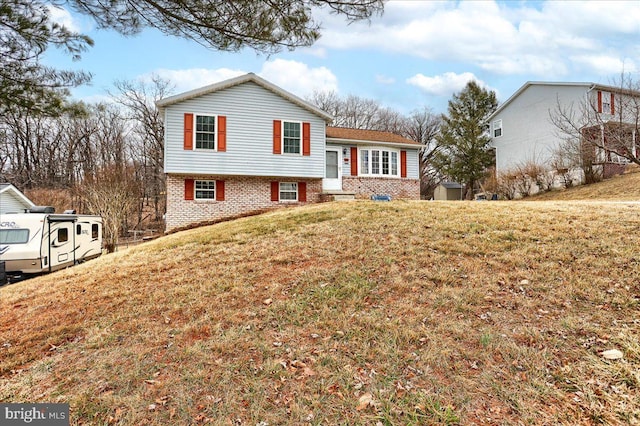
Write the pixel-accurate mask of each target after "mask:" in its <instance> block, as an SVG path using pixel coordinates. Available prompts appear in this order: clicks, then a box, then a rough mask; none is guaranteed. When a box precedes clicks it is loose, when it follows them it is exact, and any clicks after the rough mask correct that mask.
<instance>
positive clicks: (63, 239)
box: [47, 221, 75, 272]
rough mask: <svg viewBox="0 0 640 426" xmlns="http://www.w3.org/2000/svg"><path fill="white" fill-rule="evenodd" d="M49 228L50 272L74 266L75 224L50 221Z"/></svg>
mask: <svg viewBox="0 0 640 426" xmlns="http://www.w3.org/2000/svg"><path fill="white" fill-rule="evenodd" d="M47 227H48V234H49V247H48V251H49V253H48V258H49V268H48V270H49V272H51V271H55V270H56V269H61V268H64V267H66V266H69V265H73V263H74V262H75V258H74V254H75V251H74V247H75V243H74V237H75V235H74V233H73V222H71V221H60V222H58V221H56V222H53V221H49V222H48V224H47Z"/></svg>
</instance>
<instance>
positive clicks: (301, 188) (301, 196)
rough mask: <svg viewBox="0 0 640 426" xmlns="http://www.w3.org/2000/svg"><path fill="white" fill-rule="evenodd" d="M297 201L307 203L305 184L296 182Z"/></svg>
mask: <svg viewBox="0 0 640 426" xmlns="http://www.w3.org/2000/svg"><path fill="white" fill-rule="evenodd" d="M298 201H300V202H301V203H306V202H307V182H298Z"/></svg>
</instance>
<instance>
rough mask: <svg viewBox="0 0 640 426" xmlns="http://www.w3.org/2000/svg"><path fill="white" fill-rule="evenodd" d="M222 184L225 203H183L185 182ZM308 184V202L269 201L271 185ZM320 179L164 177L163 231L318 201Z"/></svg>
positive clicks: (208, 201) (188, 201)
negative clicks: (165, 192) (164, 220)
mask: <svg viewBox="0 0 640 426" xmlns="http://www.w3.org/2000/svg"><path fill="white" fill-rule="evenodd" d="M196 178H197V179H202V180H224V181H225V185H224V186H225V190H224V193H225V197H224V198H225V200H224V201H213V200H206V201H205V200H185V199H184V180H185V179H196ZM276 180H277V181H279V182H307V202H306V203H299V202H298V203H290V202H277V201H271V182H273V181H276ZM321 192H322V179H295V178H291V179H289V178H263V177H252V176H235V177H230V176H215V175H211V176H197V177H194V176H176V175H168V176H167V214H166V230H167V231H171V230H173V229H176V228H182V227H186V226H188V225H192V224H196V223H199V222H211V221H217V220H221V219H226V218H232V217H237V216H241V215H244V214H249V213H252V212H259V211H264V210H269V209H276V208H280V207H285V206H291V205H294V206H295V205H303V204H308V203H317V202H319V201H320V193H321Z"/></svg>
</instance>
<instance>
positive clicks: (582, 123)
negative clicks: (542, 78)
mask: <svg viewBox="0 0 640 426" xmlns="http://www.w3.org/2000/svg"><path fill="white" fill-rule="evenodd" d="M637 99H638V94H637V93H635V94H634V93H631V92H629V91H627V90H622V89H620V88H617V87H613V86H606V85H601V84H595V83H561V82H527V83H525V84H524V85H523V86H522V87H521V88H520V89H518V90H517V91H516V92H515V93H514V94H513V95H512V96H511V97H510V98H509V99H507V100H506V101H505V102H504V103H503V104H502V105H500V107H498V109H497V110H496V111H495V112H494V113H493V114H492V115H491V117H490V118H489V120H490V123H491V138H492V146H493V147H494V148H495V151H496V171H497V172H498V173H500V172H505V171H510V170H513V169H514V168H516V167H518V166H521V165H524V164H526V163H536V164H538V165H547V166H550V165H551V164H552V163H553V160H554V156H556V155H557V154H558V151H559V148H560V147H561V145H562V143H563V141H564V140H565V138H566V137H567V134H566V133H564V132H563V131H562V130H561V129H560V128H559V127H558V125H557V124H555V123H554V120H559V119H561V117H560V116H559V115H560V114H559V113H560V111H559V109H560V110H562V112H564V113H565V114H566V115H567V117H565V118H567V119H570V120H569V121H571V124H572V125H574V126H576V135H575V136H577V138H576V139H580V138H581V139H582V142H581V143H582V147H583V150H584V152H583V155H587V157H589V158H590V159H591V160H593V162H594V164H599V165H602V166H603V168H604V170H605V175H606V174H607V172H606V170H607V169H609V170H616V169H619V168H620V167H619V166H620V165H621V164H622V165H623V164H624V163H625V162H626V161H625V159H624V158H621V157H620V156H617V155H615V154H612V152H611V151H609V150H607V149H604V148H607V147H608V148H615V147H616V146H615V145H613V144H614V143H616V142H614V140H613V139H614V138H613V137H611V136H612V134H613V133H612V132H610V129H612V128H616V134H618V135H621V134H622V135H623V139H624V141H625V142H624V143H625V145H628V149H632V150H634V152H635V151H637V149H638V146H637V144H636V137H637V135H636V130H635V129H634V128H630V127H628V126H627V125H626V123H628V122H629V120H630V117H627V115H628V114H627V113H628V112H629V111H631V108H629V106H630V105H631V103H630V102H629V101H630V100H636V102H635V104H637ZM635 116H636V118H637V108H636V114H635ZM565 121H566V120H565ZM631 121H633V117H631ZM620 130H621V131H622V133H621V132H620ZM594 138H595V139H594ZM584 142H595V143H587V144H585V143H584ZM579 143H580V141H579ZM607 144H609V145H607Z"/></svg>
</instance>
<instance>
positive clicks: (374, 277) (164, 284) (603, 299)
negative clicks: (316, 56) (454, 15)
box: [0, 201, 640, 426]
mask: <svg viewBox="0 0 640 426" xmlns="http://www.w3.org/2000/svg"><path fill="white" fill-rule="evenodd" d="M639 211H640V205H638V204H637V203H633V202H629V203H626V202H623V203H621V202H604V201H602V202H584V201H582V202H549V201H547V202H535V201H534V202H484V203H480V202H441V203H440V202H400V201H398V202H396V201H394V202H391V203H373V202H355V203H327V204H318V205H312V206H307V207H303V208H296V209H287V210H282V211H278V212H273V213H269V214H264V215H261V216H256V217H251V218H245V219H240V220H236V221H232V222H227V223H221V224H217V225H214V226H210V227H204V228H200V229H194V230H191V231H186V232H182V233H177V234H174V235H170V236H167V237H164V238H161V239H158V240H156V241H153V242H149V243H145V244H143V245H140V246H137V247H134V248H131V249H128V250H123V251H121V252H118V253H116V254H113V255H108V256H104V257H103V258H101V259H98V260H96V261H92V262H89V263H87V264H84V265H80V266H78V267H75V268H72V269H68V270H65V271H62V272H60V273H56V274H52V275H49V276H44V277H40V278H37V279H33V280H30V281H26V282H23V283H19V284H13V285H8V286H5V287H2V288H0V318H1V320H0V401H2V402H68V403H70V405H71V413H72V423H73V424H122V425H125V424H127V425H128V424H136V425H137V424H149V425H164V424H203V423H210V424H220V425H250V426H255V425H261V426H265V425H272V426H273V425H282V424H292V425H307V424H309V425H320V424H322V425H337V424H343V425H424V424H465V425H466V424H478V425H483V424H486V425H519V424H522V425H555V424H564V425H591V424H613V425H616V424H639V423H640V343H639V342H640V340H639V338H640V336H639V332H640V317H639V315H638V314H639V312H640V309H639V308H640V254H639V251H638V247H639V237H638V235H639V232H638V230H639V224H640V222H639V220H638V218H639V215H638V213H639ZM609 349H618V350H620V351H621V352H622V353H623V358H622V359H617V360H607V359H605V358H604V357H602V356H601V353H602V352H603V351H605V350H609Z"/></svg>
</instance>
